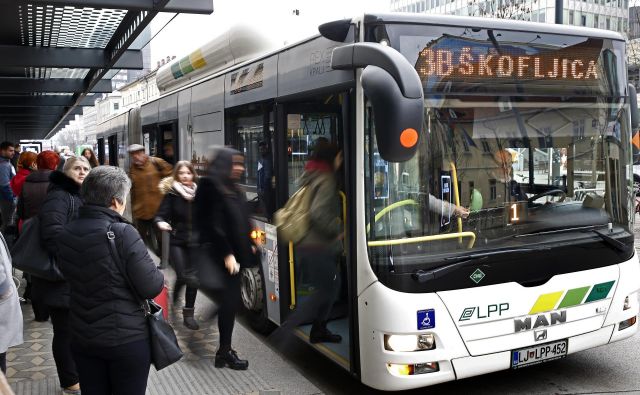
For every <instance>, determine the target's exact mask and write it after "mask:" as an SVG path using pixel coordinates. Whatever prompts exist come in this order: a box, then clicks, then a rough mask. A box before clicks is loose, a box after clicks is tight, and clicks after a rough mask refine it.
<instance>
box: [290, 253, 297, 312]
mask: <svg viewBox="0 0 640 395" xmlns="http://www.w3.org/2000/svg"><path fill="white" fill-rule="evenodd" d="M294 266H295V260H294V258H293V241H289V280H290V285H291V304H290V305H289V309H290V310H293V309H295V308H296V280H295V268H294Z"/></svg>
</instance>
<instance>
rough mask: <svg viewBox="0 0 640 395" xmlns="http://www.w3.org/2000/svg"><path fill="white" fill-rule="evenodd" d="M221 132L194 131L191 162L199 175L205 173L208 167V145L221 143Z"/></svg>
mask: <svg viewBox="0 0 640 395" xmlns="http://www.w3.org/2000/svg"><path fill="white" fill-rule="evenodd" d="M221 139H222V132H221V131H218V132H201V133H194V134H193V136H192V143H191V144H192V145H191V159H190V160H191V164H193V168H194V169H195V170H196V173H197V174H198V176H199V177H202V176H205V175H206V174H207V167H209V151H210V149H209V147H211V146H212V145H221V144H222V141H221Z"/></svg>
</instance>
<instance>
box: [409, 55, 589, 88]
mask: <svg viewBox="0 0 640 395" xmlns="http://www.w3.org/2000/svg"><path fill="white" fill-rule="evenodd" d="M481 49H482V51H478V50H477V49H476V50H474V48H472V47H462V48H446V49H444V48H443V49H432V48H424V49H423V50H422V51H421V52H420V55H419V57H418V61H417V63H416V70H417V71H418V74H419V75H420V77H421V78H422V79H425V78H429V77H440V78H443V77H453V79H458V78H463V79H468V78H472V79H477V78H481V79H487V78H497V79H512V80H513V79H537V80H547V79H548V80H556V81H557V80H572V81H578V80H583V81H584V80H592V81H593V80H598V79H599V78H600V73H599V72H598V65H597V59H594V58H593V57H589V56H587V55H583V56H580V55H579V54H571V53H569V54H568V56H563V54H562V53H561V52H562V51H557V52H560V53H556V51H553V52H552V53H550V54H539V55H528V54H509V53H504V52H503V53H502V54H498V53H497V52H495V51H487V49H486V47H482V48H481ZM479 52H481V53H479Z"/></svg>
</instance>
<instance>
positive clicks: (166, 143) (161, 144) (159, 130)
mask: <svg viewBox="0 0 640 395" xmlns="http://www.w3.org/2000/svg"><path fill="white" fill-rule="evenodd" d="M177 130H178V125H177V121H169V122H162V123H158V124H153V125H145V126H143V127H142V139H143V145H144V146H145V148H147V147H148V150H149V151H148V152H147V153H148V154H149V155H151V156H155V157H156V158H162V159H164V160H166V161H167V162H169V163H170V164H172V165H173V164H175V163H176V161H177V158H176V153H177V152H178V134H177V133H178V132H177Z"/></svg>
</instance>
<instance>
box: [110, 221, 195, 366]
mask: <svg viewBox="0 0 640 395" xmlns="http://www.w3.org/2000/svg"><path fill="white" fill-rule="evenodd" d="M123 226H125V224H123V223H117V224H111V225H109V229H108V231H107V239H108V240H109V250H110V251H111V256H112V257H113V259H114V261H115V262H116V265H117V267H118V270H119V271H120V273H121V274H122V276H123V277H124V278H125V280H126V281H127V283H128V284H129V288H131V292H133V294H134V295H135V296H136V298H137V299H138V301H140V304H141V305H142V308H143V310H144V314H145V317H146V319H147V325H148V326H149V341H150V343H151V362H152V363H153V366H155V368H156V370H161V369H164V368H166V367H167V366H169V365H171V364H173V363H175V362H178V361H179V360H180V358H182V355H183V353H182V350H181V349H180V346H179V345H178V339H177V338H176V333H175V332H174V330H173V328H172V327H171V325H169V323H168V322H167V321H165V320H164V317H163V316H162V307H161V306H160V305H158V304H157V303H156V302H154V301H153V300H151V299H147V300H143V299H142V298H139V297H138V294H137V292H136V289H135V288H134V287H133V284H132V283H131V279H130V278H129V276H127V271H126V269H125V267H124V265H123V262H122V259H120V254H118V249H117V247H116V240H115V239H116V235H115V233H114V232H113V231H112V228H116V227H118V228H120V229H122V227H123ZM120 234H122V232H120Z"/></svg>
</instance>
